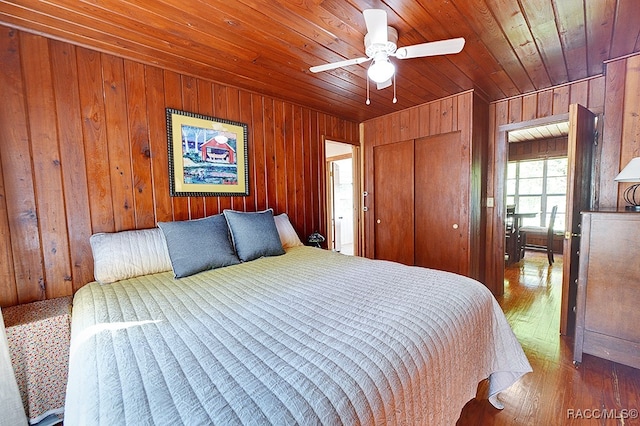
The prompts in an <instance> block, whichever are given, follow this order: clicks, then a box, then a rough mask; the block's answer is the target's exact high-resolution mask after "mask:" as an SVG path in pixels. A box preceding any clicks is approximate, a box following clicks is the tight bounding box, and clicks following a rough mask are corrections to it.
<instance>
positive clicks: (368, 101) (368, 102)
mask: <svg viewBox="0 0 640 426" xmlns="http://www.w3.org/2000/svg"><path fill="white" fill-rule="evenodd" d="M365 80H367V101H366V102H365V104H367V105H369V104H370V103H371V101H370V100H369V77H367V78H366V79H365Z"/></svg>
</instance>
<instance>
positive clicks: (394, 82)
mask: <svg viewBox="0 0 640 426" xmlns="http://www.w3.org/2000/svg"><path fill="white" fill-rule="evenodd" d="M396 102H398V98H396V74H395V73H394V74H393V103H394V104H395V103H396Z"/></svg>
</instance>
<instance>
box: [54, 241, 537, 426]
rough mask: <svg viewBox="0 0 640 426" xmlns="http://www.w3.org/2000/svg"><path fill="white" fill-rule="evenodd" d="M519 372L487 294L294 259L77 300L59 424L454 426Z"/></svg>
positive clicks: (426, 273) (516, 348) (471, 286)
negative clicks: (482, 390) (483, 394)
mask: <svg viewBox="0 0 640 426" xmlns="http://www.w3.org/2000/svg"><path fill="white" fill-rule="evenodd" d="M528 371H531V367H530V365H529V363H528V361H527V359H526V357H525V355H524V353H523V351H522V348H521V346H520V344H519V343H518V341H517V340H516V338H515V336H514V335H513V333H512V331H511V329H510V327H509V326H508V324H507V322H506V320H505V317H504V315H503V313H502V311H501V309H500V307H499V306H498V304H497V303H496V302H495V299H494V298H493V296H492V295H491V293H490V292H489V291H488V290H487V289H486V288H485V287H484V286H483V285H481V284H479V283H477V282H475V281H473V280H471V279H468V278H465V277H461V276H458V275H454V274H450V273H446V272H440V271H434V270H429V269H423V268H418V267H407V266H403V265H399V264H395V263H391V262H384V261H372V260H368V259H362V258H356V257H350V256H344V255H340V254H335V253H331V252H327V251H324V250H319V249H315V248H309V247H295V248H291V249H289V250H288V251H287V254H285V255H283V256H279V257H271V258H262V259H258V260H255V261H252V262H248V263H244V264H241V265H235V266H230V267H226V268H222V269H217V270H214V271H208V272H203V273H200V274H197V275H194V276H192V277H189V278H184V279H180V280H176V279H173V278H172V276H171V272H166V273H159V274H154V275H147V276H144V277H138V278H132V279H128V280H125V281H120V282H116V283H113V284H108V285H102V286H101V285H99V284H97V283H91V284H88V285H86V286H84V287H83V288H81V289H80V290H79V291H78V292H77V294H76V296H75V299H74V306H73V317H72V342H71V359H70V372H69V384H68V388H67V399H66V410H65V419H64V423H65V426H73V425H109V426H111V425H120V424H122V425H124V424H126V425H153V424H155V425H181V424H184V425H210V424H218V425H235V424H254V425H263V424H275V425H289V424H302V425H309V424H313V425H317V424H324V425H340V424H345V425H358V424H363V425H373V424H390V425H395V424H409V425H420V424H422V425H438V426H439V425H447V424H451V425H453V424H455V422H456V420H457V418H458V417H459V415H460V411H461V409H462V407H463V406H464V405H465V403H466V402H467V401H469V400H470V399H471V398H473V397H474V396H475V392H476V388H477V385H478V382H480V381H481V380H483V379H485V378H487V377H490V378H491V385H490V392H491V393H492V394H495V393H497V392H499V391H501V390H503V389H505V388H507V387H508V386H510V385H511V384H512V383H513V382H514V381H516V380H517V379H518V378H519V377H520V376H522V375H523V374H525V373H526V372H528Z"/></svg>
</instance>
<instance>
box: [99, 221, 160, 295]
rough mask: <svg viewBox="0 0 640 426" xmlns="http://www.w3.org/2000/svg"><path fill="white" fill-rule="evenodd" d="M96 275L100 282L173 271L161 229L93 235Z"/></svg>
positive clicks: (106, 282)
mask: <svg viewBox="0 0 640 426" xmlns="http://www.w3.org/2000/svg"><path fill="white" fill-rule="evenodd" d="M89 242H90V244H91V251H92V252H93V276H94V278H95V280H96V281H97V282H99V283H100V284H109V283H112V282H116V281H120V280H124V279H127V278H133V277H138V276H141V275H148V274H155V273H158V272H165V271H170V270H171V259H170V258H169V252H168V251H167V246H166V245H165V242H164V238H163V236H162V231H161V230H160V228H151V229H138V230H134V231H121V232H112V233H104V232H102V233H97V234H93V235H92V236H91V238H90V239H89Z"/></svg>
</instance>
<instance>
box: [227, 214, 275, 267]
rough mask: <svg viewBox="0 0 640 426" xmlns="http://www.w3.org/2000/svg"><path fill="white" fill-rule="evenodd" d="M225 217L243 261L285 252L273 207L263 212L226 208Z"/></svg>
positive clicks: (237, 251)
mask: <svg viewBox="0 0 640 426" xmlns="http://www.w3.org/2000/svg"><path fill="white" fill-rule="evenodd" d="M224 217H225V218H226V219H227V224H228V225H229V230H230V231H231V239H232V240H233V245H234V247H235V248H236V253H237V254H238V257H239V258H240V260H241V261H243V262H248V261H250V260H254V259H257V258H259V257H264V256H279V255H281V254H284V253H285V251H284V249H283V248H282V242H281V241H280V235H279V234H278V228H276V222H275V220H274V219H273V210H272V209H269V210H265V211H262V212H238V211H234V210H225V211H224Z"/></svg>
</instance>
